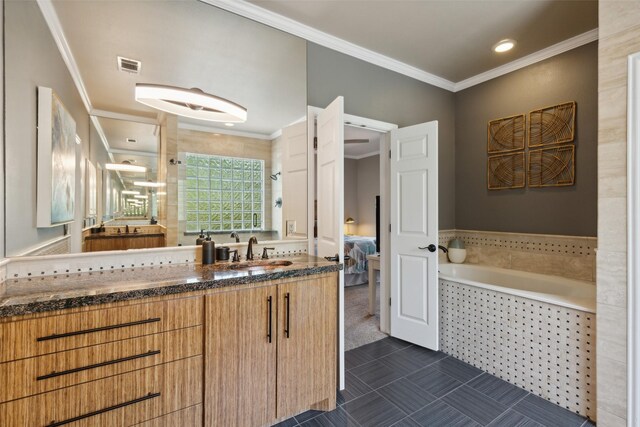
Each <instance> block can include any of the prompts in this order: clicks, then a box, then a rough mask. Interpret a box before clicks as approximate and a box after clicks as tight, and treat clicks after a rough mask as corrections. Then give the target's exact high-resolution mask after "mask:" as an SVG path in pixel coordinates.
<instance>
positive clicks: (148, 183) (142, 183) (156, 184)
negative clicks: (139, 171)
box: [133, 181, 167, 187]
mask: <svg viewBox="0 0 640 427" xmlns="http://www.w3.org/2000/svg"><path fill="white" fill-rule="evenodd" d="M133 185H134V186H135V187H165V186H166V185H167V184H166V183H165V182H153V181H134V183H133Z"/></svg>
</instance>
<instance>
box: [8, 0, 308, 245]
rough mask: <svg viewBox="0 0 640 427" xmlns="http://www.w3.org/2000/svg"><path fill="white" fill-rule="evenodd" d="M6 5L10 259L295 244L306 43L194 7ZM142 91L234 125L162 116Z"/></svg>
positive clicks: (303, 223) (303, 216) (302, 172)
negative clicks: (218, 101)
mask: <svg viewBox="0 0 640 427" xmlns="http://www.w3.org/2000/svg"><path fill="white" fill-rule="evenodd" d="M4 8H5V13H4V25H5V61H4V63H5V79H6V90H5V105H6V107H5V111H6V120H5V130H6V159H7V164H6V189H7V190H6V200H7V213H6V224H5V225H6V230H7V232H6V243H5V244H6V248H5V249H6V252H5V253H6V254H7V256H20V255H31V256H32V255H43V254H54V253H76V252H83V251H84V252H91V251H103V250H115V249H135V248H148V247H159V246H176V245H193V244H195V242H196V239H197V238H198V236H199V234H200V232H201V230H204V232H205V234H206V233H207V232H208V233H210V234H211V236H212V238H213V240H215V241H216V243H226V242H232V241H236V237H231V234H232V232H235V234H237V235H238V238H239V240H240V241H246V240H247V239H248V237H249V236H251V235H255V236H257V238H258V240H259V241H272V240H281V239H292V238H295V239H306V238H307V234H308V233H307V229H308V224H307V217H308V215H307V206H308V200H307V199H308V194H307V176H306V173H307V172H306V169H305V167H306V164H307V160H306V156H307V151H308V150H307V137H306V126H307V125H306V122H305V120H306V110H307V109H306V106H307V101H306V94H307V90H306V79H307V72H306V42H305V41H304V40H302V39H299V38H297V37H294V36H291V35H289V34H286V33H283V32H280V31H278V30H275V29H273V28H270V27H267V26H264V25H262V24H259V23H256V22H254V21H251V20H248V19H246V18H243V17H239V16H237V15H234V14H231V13H229V12H226V11H223V10H220V9H218V8H215V7H212V6H210V5H207V4H204V3H201V2H199V1H196V0H193V1H179V2H176V1H154V2H148V1H128V2H121V1H115V0H114V1H101V2H95V1H62V0H54V1H47V0H45V1H41V2H36V1H31V0H29V1H21V2H5V3H4ZM139 84H152V85H162V86H172V87H178V88H183V89H186V90H189V89H192V88H197V89H199V90H201V91H203V92H204V93H206V94H210V95H213V96H215V97H218V98H222V99H224V100H228V101H230V102H231V104H233V105H238V106H240V107H242V108H244V109H246V113H247V118H246V121H241V122H233V121H228V122H219V121H218V122H213V121H203V120H198V119H194V118H189V117H185V116H183V115H176V114H172V113H171V112H166V111H160V110H159V109H156V108H153V107H150V106H148V105H145V104H143V103H141V102H138V101H136V99H135V97H136V85H139ZM47 89H50V90H51V93H52V95H51V96H50V97H49V98H48V99H49V100H48V101H46V102H45V97H44V96H43V95H42V94H43V93H45V94H46V93H47V92H46V90H47ZM185 105H186V106H187V107H189V108H191V110H194V111H196V110H199V109H201V106H198V105H195V106H194V105H190V104H189V103H188V102H186V103H185ZM46 117H51V119H50V120H45V119H44V118H46ZM43 135H44V136H43ZM47 135H49V136H47ZM301 156H302V157H304V159H303V158H302V157H301ZM46 164H50V165H52V166H50V167H43V165H46ZM114 165H115V166H114ZM47 202H48V204H47Z"/></svg>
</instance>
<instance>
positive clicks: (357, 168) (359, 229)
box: [344, 155, 380, 237]
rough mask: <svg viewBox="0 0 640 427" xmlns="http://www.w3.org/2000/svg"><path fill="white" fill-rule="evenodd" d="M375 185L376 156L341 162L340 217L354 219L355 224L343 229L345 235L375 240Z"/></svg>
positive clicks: (377, 177)
mask: <svg viewBox="0 0 640 427" xmlns="http://www.w3.org/2000/svg"><path fill="white" fill-rule="evenodd" d="M379 183H380V156H379V155H375V156H370V157H365V158H364V159H344V217H345V219H347V218H348V217H352V218H353V219H355V220H356V223H355V224H351V225H349V226H347V227H345V233H346V232H348V233H349V234H356V235H358V236H370V237H375V235H376V196H379V195H380V184H379Z"/></svg>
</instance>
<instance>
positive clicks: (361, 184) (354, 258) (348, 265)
mask: <svg viewBox="0 0 640 427" xmlns="http://www.w3.org/2000/svg"><path fill="white" fill-rule="evenodd" d="M382 135H383V132H381V131H379V130H373V129H369V128H367V127H363V125H361V124H354V123H351V122H345V125H344V216H345V219H344V253H345V256H348V257H349V259H345V268H344V285H345V294H344V315H345V329H344V330H345V350H346V351H348V350H351V349H353V348H356V347H360V346H362V345H364V344H368V343H370V342H373V341H377V340H379V339H382V338H384V337H385V336H386V334H385V333H384V332H382V331H381V330H380V286H379V272H380V267H379V265H380V261H379V256H380V247H379V241H380V237H379V231H380V226H379V220H380V215H379V211H378V209H379V197H380V140H381V137H382ZM376 202H378V203H376Z"/></svg>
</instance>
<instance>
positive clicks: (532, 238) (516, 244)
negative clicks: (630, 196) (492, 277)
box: [439, 230, 597, 282]
mask: <svg viewBox="0 0 640 427" xmlns="http://www.w3.org/2000/svg"><path fill="white" fill-rule="evenodd" d="M454 238H458V239H462V240H464V242H465V246H466V249H467V259H466V260H465V263H469V264H480V265H489V266H492V267H500V268H510V269H514V270H522V271H529V272H534V273H540V274H550V275H554V276H561V277H566V278H569V279H578V280H585V281H589V282H594V281H595V262H596V257H595V252H596V251H595V249H596V244H597V239H596V238H595V237H579V236H556V235H545V234H523V233H502V232H491V231H470V230H441V231H440V236H439V240H440V244H441V245H443V246H447V243H449V241H450V240H451V239H454ZM440 262H448V261H447V258H446V255H444V254H442V252H441V253H440Z"/></svg>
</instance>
